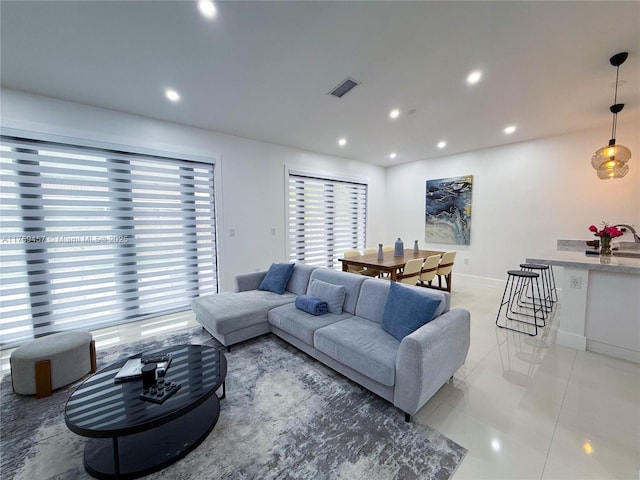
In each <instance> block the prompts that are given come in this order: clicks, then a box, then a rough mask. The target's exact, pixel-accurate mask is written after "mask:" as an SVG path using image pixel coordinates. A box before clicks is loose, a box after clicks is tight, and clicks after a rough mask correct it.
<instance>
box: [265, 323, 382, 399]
mask: <svg viewBox="0 0 640 480" xmlns="http://www.w3.org/2000/svg"><path fill="white" fill-rule="evenodd" d="M271 330H272V332H273V334H274V335H277V336H278V337H280V338H282V339H283V340H286V341H287V342H289V343H290V344H291V345H293V346H294V347H296V348H297V349H299V350H302V351H303V352H304V353H306V354H307V355H310V356H311V357H313V358H315V359H316V360H318V361H320V362H322V363H324V364H325V365H327V366H328V367H331V368H333V369H334V370H335V371H336V372H338V373H341V374H342V375H344V376H345V377H347V378H349V379H351V380H353V381H354V382H356V383H358V384H360V385H362V386H363V387H364V388H366V389H367V390H369V391H371V392H373V393H375V394H376V395H378V396H380V397H382V398H384V399H385V400H387V401H389V402H391V403H393V397H394V387H393V386H388V385H382V384H381V383H379V382H376V381H375V380H372V379H371V378H369V377H367V376H366V375H363V374H362V373H360V372H358V371H357V370H354V369H353V368H350V367H347V366H346V365H345V364H343V363H340V362H338V361H337V360H334V359H333V358H331V357H330V356H328V355H325V354H324V353H322V352H321V351H320V350H316V349H315V348H313V347H312V346H311V345H308V344H306V343H304V342H302V341H301V340H298V339H297V338H296V337H293V336H291V335H289V334H288V333H287V332H283V331H282V330H280V329H279V328H278V327H276V326H275V325H272V326H271Z"/></svg>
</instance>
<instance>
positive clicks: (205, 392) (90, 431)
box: [64, 345, 227, 479]
mask: <svg viewBox="0 0 640 480" xmlns="http://www.w3.org/2000/svg"><path fill="white" fill-rule="evenodd" d="M157 353H158V354H171V356H172V360H173V361H172V364H171V365H172V368H171V370H169V375H170V377H171V378H170V380H169V381H170V382H171V384H174V383H175V384H177V383H179V384H181V386H182V388H180V389H179V391H174V392H172V394H171V398H167V399H166V401H164V402H162V403H151V402H148V401H144V400H142V399H140V394H141V393H142V383H141V382H139V381H138V382H126V383H114V381H113V377H114V376H115V374H116V373H117V372H118V371H119V369H120V368H121V367H122V365H124V363H125V362H126V360H121V361H119V362H116V363H113V364H111V365H109V366H108V367H106V368H104V369H102V370H100V371H99V372H98V373H96V374H95V375H94V376H93V377H91V378H89V379H88V380H86V381H85V382H83V383H82V384H81V385H80V386H79V387H78V388H77V389H76V390H75V391H74V392H73V393H72V394H71V396H70V397H69V400H68V402H67V405H66V407H65V412H64V417H65V422H66V424H67V427H69V429H70V430H71V431H72V432H74V433H77V434H78V435H82V436H85V437H91V438H90V439H89V440H87V442H86V445H85V450H84V466H85V469H86V470H87V472H88V473H89V474H90V475H92V476H94V477H96V478H100V479H111V478H137V477H141V476H143V475H147V474H149V473H152V472H155V471H158V470H161V469H163V468H165V467H167V466H168V465H171V464H172V463H174V462H176V461H177V460H179V459H181V458H183V457H184V456H185V455H186V454H187V453H189V452H190V451H192V450H193V449H194V448H196V447H197V446H198V445H199V444H200V443H201V442H202V441H203V440H204V439H205V438H206V437H207V435H209V433H210V432H211V430H212V429H213V427H214V426H215V424H216V422H217V421H218V416H219V414H220V402H219V399H218V396H217V395H216V393H215V392H216V390H218V389H219V388H220V387H221V386H222V388H223V392H224V391H225V386H224V382H225V377H226V374H227V361H226V359H225V356H224V355H223V353H222V352H221V351H220V350H218V349H216V348H212V347H204V346H201V345H178V346H174V347H169V348H167V349H164V350H162V351H159V352H157ZM176 390H177V389H176ZM223 396H224V394H223ZM87 412H100V414H97V413H96V414H90V415H88V414H87Z"/></svg>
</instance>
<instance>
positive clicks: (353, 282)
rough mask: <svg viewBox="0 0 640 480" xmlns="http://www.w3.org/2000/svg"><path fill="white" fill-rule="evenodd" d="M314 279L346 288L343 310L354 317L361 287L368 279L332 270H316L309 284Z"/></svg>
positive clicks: (312, 273)
mask: <svg viewBox="0 0 640 480" xmlns="http://www.w3.org/2000/svg"><path fill="white" fill-rule="evenodd" d="M313 279H317V280H321V281H323V282H326V283H332V284H334V285H343V286H344V287H345V296H344V304H343V305H342V310H343V312H347V313H350V314H352V315H353V314H354V313H355V311H356V304H357V303H358V295H360V287H361V285H362V283H363V282H364V281H365V280H366V279H367V277H365V276H364V275H357V274H355V273H347V272H340V271H337V270H332V269H330V268H316V269H315V270H314V271H313V272H311V277H310V279H309V284H311V281H313Z"/></svg>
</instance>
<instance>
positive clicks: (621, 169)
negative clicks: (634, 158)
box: [591, 52, 631, 180]
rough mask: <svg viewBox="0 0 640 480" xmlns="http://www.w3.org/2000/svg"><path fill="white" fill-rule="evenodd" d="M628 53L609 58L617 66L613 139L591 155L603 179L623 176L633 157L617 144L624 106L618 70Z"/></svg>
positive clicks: (628, 151) (627, 170)
mask: <svg viewBox="0 0 640 480" xmlns="http://www.w3.org/2000/svg"><path fill="white" fill-rule="evenodd" d="M628 55H629V54H628V52H620V53H617V54H615V55H614V56H613V57H611V58H610V59H609V62H611V65H613V66H614V67H616V91H615V94H614V97H613V105H611V107H609V110H610V111H611V113H613V125H612V127H611V140H609V145H607V146H605V147H602V148H600V149H599V150H598V151H597V152H596V153H594V154H593V156H592V157H591V165H592V166H593V168H595V169H596V170H597V171H598V178H600V179H601V180H607V179H614V178H622V177H624V176H625V175H626V174H627V173H628V172H629V165H627V162H628V161H629V159H630V158H631V151H630V150H629V149H628V148H627V147H625V146H624V145H616V123H617V121H618V113H620V112H621V111H622V109H623V108H624V103H616V102H617V100H618V71H619V70H620V65H622V64H623V63H624V61H625V60H626V59H627V56H628Z"/></svg>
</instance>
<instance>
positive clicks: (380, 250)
mask: <svg viewBox="0 0 640 480" xmlns="http://www.w3.org/2000/svg"><path fill="white" fill-rule="evenodd" d="M383 258H384V252H383V251H382V244H381V243H379V244H378V260H382V259H383Z"/></svg>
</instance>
